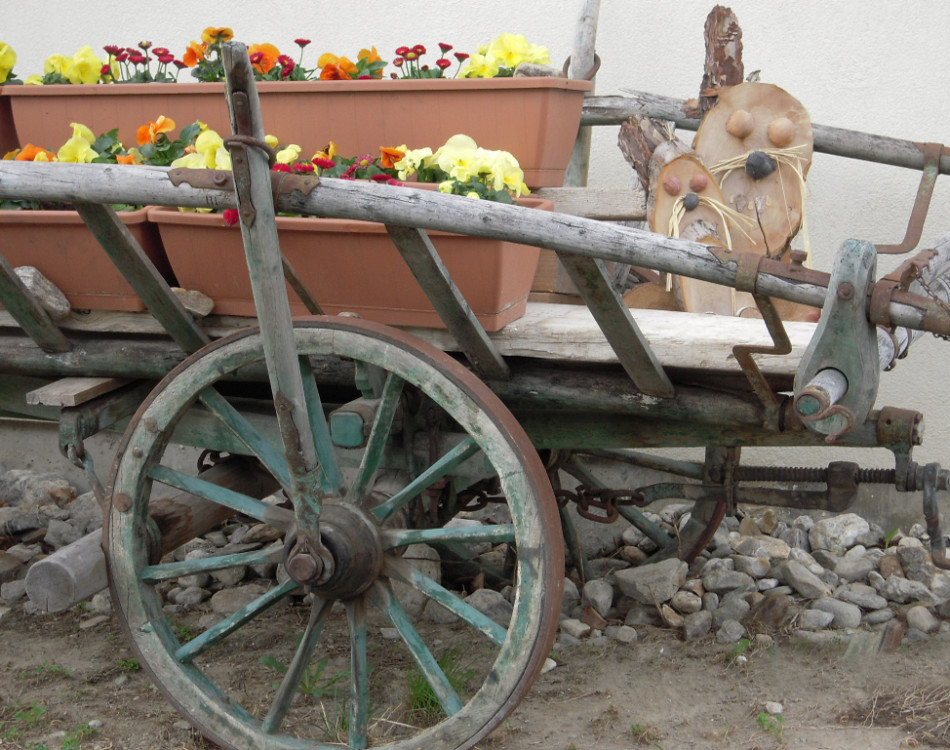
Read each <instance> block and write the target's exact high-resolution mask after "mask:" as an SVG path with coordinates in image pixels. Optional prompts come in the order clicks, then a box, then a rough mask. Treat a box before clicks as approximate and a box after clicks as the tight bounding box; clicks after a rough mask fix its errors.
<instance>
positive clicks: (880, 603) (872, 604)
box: [835, 583, 887, 610]
mask: <svg viewBox="0 0 950 750" xmlns="http://www.w3.org/2000/svg"><path fill="white" fill-rule="evenodd" d="M835 598H837V599H840V600H841V601H843V602H850V603H851V604H856V605H857V606H859V607H861V608H862V609H867V610H876V609H884V607H886V606H887V599H885V598H884V597H883V596H880V595H879V594H878V593H877V591H875V590H874V589H873V588H872V587H871V586H867V585H865V584H863V583H851V584H848V585H847V586H841V587H840V588H839V589H837V590H836V591H835Z"/></svg>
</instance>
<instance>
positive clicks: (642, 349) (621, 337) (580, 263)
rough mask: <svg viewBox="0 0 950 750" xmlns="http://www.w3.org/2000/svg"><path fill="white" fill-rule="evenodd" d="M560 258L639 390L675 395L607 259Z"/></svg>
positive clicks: (561, 256) (562, 256) (560, 256)
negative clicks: (618, 288)
mask: <svg viewBox="0 0 950 750" xmlns="http://www.w3.org/2000/svg"><path fill="white" fill-rule="evenodd" d="M558 260H560V261H561V265H562V266H563V267H564V270H566V271H567V273H568V275H569V276H570V277H571V281H573V282H574V286H576V287H577V291H578V292H579V293H580V295H581V298H582V299H583V300H584V302H585V303H586V304H587V307H588V308H589V309H590V312H591V314H592V315H593V316H594V320H596V321H597V323H598V325H599V326H600V328H601V330H602V331H603V332H604V336H605V337H606V339H607V341H608V342H609V343H610V346H611V348H612V349H613V350H614V352H616V354H617V358H618V359H619V360H620V364H621V365H623V369H624V370H626V372H627V374H628V375H629V376H630V379H631V380H632V381H633V384H634V385H635V386H636V387H637V390H639V391H642V392H643V393H648V394H650V395H652V396H659V397H661V398H669V397H671V396H673V395H674V394H675V389H674V388H673V383H672V382H670V379H669V376H668V375H667V374H666V372H665V371H664V370H663V365H661V364H660V361H659V359H657V357H656V354H655V353H654V352H653V350H652V349H651V348H650V344H649V342H648V341H647V340H646V337H645V336H644V335H643V332H642V331H641V330H640V327H639V326H638V325H637V323H636V321H635V320H634V319H633V315H631V314H630V309H629V308H628V307H627V303H626V302H624V300H623V297H621V296H620V295H619V294H618V293H617V291H616V290H615V289H614V288H613V285H612V284H611V283H610V277H609V275H608V273H607V269H606V267H605V266H604V263H603V261H602V260H599V259H597V258H585V257H582V256H578V255H572V254H569V253H560V252H559V253H558Z"/></svg>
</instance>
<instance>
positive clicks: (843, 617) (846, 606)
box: [811, 597, 861, 628]
mask: <svg viewBox="0 0 950 750" xmlns="http://www.w3.org/2000/svg"><path fill="white" fill-rule="evenodd" d="M811 608H812V609H818V610H821V611H822V612H830V613H831V614H832V615H833V616H834V621H833V622H832V625H833V626H834V627H836V628H857V627H860V625H861V608H860V607H858V606H857V605H856V604H850V603H849V602H843V601H840V600H838V599H832V598H831V597H824V598H822V599H819V600H818V601H816V602H814V603H813V604H812V605H811Z"/></svg>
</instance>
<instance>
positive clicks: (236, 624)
mask: <svg viewBox="0 0 950 750" xmlns="http://www.w3.org/2000/svg"><path fill="white" fill-rule="evenodd" d="M296 588H297V584H296V583H294V582H293V581H287V582H286V583H283V584H281V585H280V586H275V587H274V588H272V589H271V590H270V591H268V592H267V593H266V594H263V595H262V596H259V597H258V598H257V599H255V600H254V601H253V602H251V603H250V604H248V605H247V606H245V607H241V609H239V610H238V611H237V612H235V613H234V614H232V615H229V616H228V617H225V618H224V619H223V620H221V622H219V623H217V624H216V625H213V626H212V627H210V628H208V629H207V630H206V631H205V632H203V633H202V634H201V635H199V636H197V637H195V638H192V639H191V640H190V641H188V643H186V644H184V645H183V646H182V647H181V648H179V649H178V650H177V651H175V658H176V659H178V660H179V661H181V662H190V661H193V660H194V659H195V657H196V656H199V655H200V654H202V653H204V652H205V651H207V650H208V649H209V648H211V647H212V646H214V645H216V644H218V643H220V642H221V641H223V640H224V639H225V638H227V637H228V636H229V635H231V634H232V633H234V632H235V631H236V630H238V629H240V628H241V627H243V626H244V625H246V624H247V623H249V622H250V621H251V620H253V619H254V618H255V617H257V616H259V615H261V614H262V613H263V612H265V611H266V610H268V609H270V608H271V607H273V606H274V605H275V604H277V602H279V601H280V600H281V599H283V598H284V597H285V596H287V595H288V594H290V592H291V591H293V590H294V589H296Z"/></svg>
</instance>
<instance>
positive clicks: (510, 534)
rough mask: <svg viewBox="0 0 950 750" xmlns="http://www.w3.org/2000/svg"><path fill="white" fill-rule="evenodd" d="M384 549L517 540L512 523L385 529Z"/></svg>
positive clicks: (382, 536)
mask: <svg viewBox="0 0 950 750" xmlns="http://www.w3.org/2000/svg"><path fill="white" fill-rule="evenodd" d="M380 539H381V540H382V543H383V549H392V548H393V547H405V546H406V545H409V544H417V543H421V544H437V543H439V542H461V543H464V544H474V543H475V542H490V543H491V544H501V543H503V542H513V541H514V540H515V527H514V526H512V525H511V524H510V523H501V524H498V525H497V526H454V527H449V528H437V529H383V530H382V531H381V532H380Z"/></svg>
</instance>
